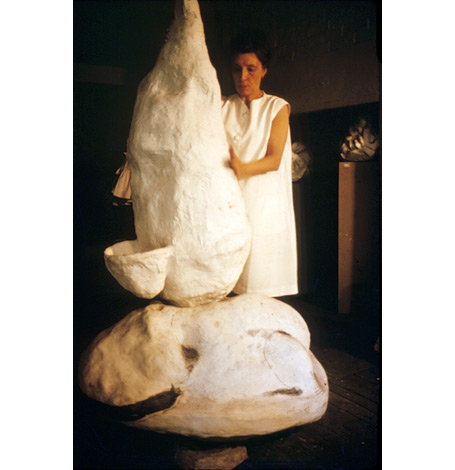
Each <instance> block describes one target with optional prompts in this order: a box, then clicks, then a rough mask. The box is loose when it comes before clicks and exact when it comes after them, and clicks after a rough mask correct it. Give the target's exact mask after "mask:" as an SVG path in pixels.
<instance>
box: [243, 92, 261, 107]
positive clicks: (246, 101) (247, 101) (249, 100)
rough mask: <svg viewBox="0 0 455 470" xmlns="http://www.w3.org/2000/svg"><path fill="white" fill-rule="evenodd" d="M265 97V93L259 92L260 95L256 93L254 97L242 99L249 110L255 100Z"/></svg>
mask: <svg viewBox="0 0 455 470" xmlns="http://www.w3.org/2000/svg"><path fill="white" fill-rule="evenodd" d="M263 96H264V91H263V90H259V91H258V93H256V94H255V95H253V96H240V95H239V97H240V99H241V100H242V101H243V102H244V103H245V104H246V106H247V107H248V108H249V107H250V103H251V102H252V101H254V100H258V99H259V98H262V97H263Z"/></svg>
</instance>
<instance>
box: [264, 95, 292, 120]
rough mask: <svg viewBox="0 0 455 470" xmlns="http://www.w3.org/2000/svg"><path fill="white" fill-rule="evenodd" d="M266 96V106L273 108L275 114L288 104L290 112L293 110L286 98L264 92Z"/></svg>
mask: <svg viewBox="0 0 455 470" xmlns="http://www.w3.org/2000/svg"><path fill="white" fill-rule="evenodd" d="M264 98H265V99H264V107H266V108H269V109H271V110H272V113H273V115H274V116H275V115H276V114H277V113H278V111H280V110H281V108H282V107H283V106H288V108H289V112H290V110H291V105H290V104H289V103H288V102H287V101H286V100H285V99H283V98H280V97H279V96H276V95H269V94H267V93H264Z"/></svg>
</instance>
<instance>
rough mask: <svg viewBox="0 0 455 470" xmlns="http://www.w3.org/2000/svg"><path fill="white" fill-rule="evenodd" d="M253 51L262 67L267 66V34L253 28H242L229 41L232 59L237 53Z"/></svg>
mask: <svg viewBox="0 0 455 470" xmlns="http://www.w3.org/2000/svg"><path fill="white" fill-rule="evenodd" d="M248 53H254V54H256V57H257V58H258V59H259V60H260V61H261V64H262V67H264V68H266V69H267V68H269V64H270V55H271V51H270V44H269V40H268V38H267V35H266V34H265V33H263V32H262V31H258V30H255V29H244V30H243V31H241V32H240V33H239V34H238V35H237V36H236V37H235V38H234V39H233V40H232V41H231V42H230V54H231V59H233V58H234V57H235V56H236V55H238V54H248Z"/></svg>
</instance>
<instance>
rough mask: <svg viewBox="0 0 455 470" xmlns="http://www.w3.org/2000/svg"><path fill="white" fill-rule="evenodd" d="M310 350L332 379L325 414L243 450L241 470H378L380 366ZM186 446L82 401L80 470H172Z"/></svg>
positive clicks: (78, 414) (78, 412)
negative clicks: (110, 418) (100, 413)
mask: <svg viewBox="0 0 455 470" xmlns="http://www.w3.org/2000/svg"><path fill="white" fill-rule="evenodd" d="M312 350H313V352H314V354H315V356H316V357H317V358H318V360H319V361H320V362H321V364H322V365H323V366H324V368H325V370H326V372H327V375H328V379H329V387H330V396H329V404H328V409H327V412H326V413H325V415H324V416H323V418H322V419H321V420H319V421H317V422H315V423H311V424H308V425H305V426H301V427H299V428H294V429H292V430H287V431H284V432H281V433H277V434H273V435H269V436H266V437H261V438H254V439H250V440H248V441H244V442H241V443H238V444H239V445H245V446H246V447H247V450H248V457H249V458H248V460H246V461H244V462H243V463H242V464H241V465H240V466H238V467H237V468H238V469H239V470H246V469H261V470H262V469H264V470H265V469H359V470H364V469H370V468H379V466H378V454H379V452H378V432H377V428H378V407H379V403H380V401H379V398H380V377H379V370H378V365H377V364H376V365H375V364H373V363H371V362H368V361H365V360H362V359H359V358H356V357H354V356H352V355H350V354H348V353H346V352H343V351H340V350H338V349H334V348H330V347H321V348H318V347H314V348H312ZM193 444H194V443H193ZM182 445H189V446H190V447H191V443H188V440H186V442H185V439H184V438H179V437H177V436H163V435H159V434H155V433H150V432H145V431H140V430H135V429H130V428H127V427H124V426H121V425H116V424H115V423H107V422H104V421H103V420H102V419H101V418H99V417H97V416H96V415H93V414H91V412H90V407H86V406H84V404H83V400H82V401H81V402H79V403H77V404H76V408H75V433H74V468H76V469H78V468H80V469H83V468H84V469H89V468H90V469H95V468H103V469H110V468H112V469H163V470H164V469H169V470H170V469H175V468H176V466H175V464H174V454H175V451H176V449H178V448H181V447H182ZM196 445H197V443H196ZM213 445H214V444H210V446H213ZM229 445H231V446H232V445H235V443H230V444H229ZM216 446H218V447H219V445H218V444H217V445H216ZM193 447H194V446H193Z"/></svg>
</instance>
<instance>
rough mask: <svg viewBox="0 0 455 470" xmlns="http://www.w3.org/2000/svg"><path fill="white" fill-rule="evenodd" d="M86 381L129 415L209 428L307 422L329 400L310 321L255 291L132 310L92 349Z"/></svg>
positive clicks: (224, 431) (183, 429)
mask: <svg viewBox="0 0 455 470" xmlns="http://www.w3.org/2000/svg"><path fill="white" fill-rule="evenodd" d="M80 383H81V387H82V389H83V390H84V392H85V393H86V394H87V395H88V396H90V397H92V398H94V399H96V400H98V401H100V402H102V403H104V404H106V405H110V406H111V407H112V412H113V416H115V414H117V416H118V418H119V419H121V420H123V421H124V422H126V424H128V425H131V426H135V427H139V428H143V429H148V430H153V431H157V432H173V433H178V434H182V435H187V436H196V437H202V438H208V437H223V438H227V437H240V436H242V437H245V436H252V435H262V434H268V433H272V432H275V431H279V430H282V429H286V428H289V427H293V426H297V425H302V424H306V423H309V422H312V421H316V420H317V419H319V418H320V417H321V416H322V415H323V414H324V412H325V410H326V408H327V402H328V384H327V376H326V374H325V371H324V369H323V368H322V366H321V365H320V363H319V362H318V361H317V359H316V358H315V357H314V355H313V354H312V353H311V351H310V334H309V331H308V328H307V325H306V323H305V321H304V320H303V319H302V317H301V316H300V314H299V313H298V312H297V311H295V310H294V309H293V308H292V307H290V306H288V305H287V304H285V303H283V302H280V301H278V300H276V299H273V298H270V297H266V296H262V295H253V294H244V295H241V296H237V297H233V298H228V299H225V300H223V301H219V302H212V303H209V304H206V305H202V306H199V307H194V308H179V307H173V306H166V305H164V304H162V303H159V302H156V303H152V304H150V305H149V306H147V307H146V308H144V309H140V310H136V311H133V312H131V313H130V314H129V315H128V316H127V317H125V318H124V319H123V320H121V321H120V322H118V323H117V324H116V325H114V326H113V327H112V328H110V329H108V330H105V331H104V332H102V333H100V335H98V337H97V338H96V339H95V340H94V342H93V344H92V345H91V346H90V347H89V348H88V349H87V351H86V354H85V356H84V358H83V360H82V361H81V368H80Z"/></svg>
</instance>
